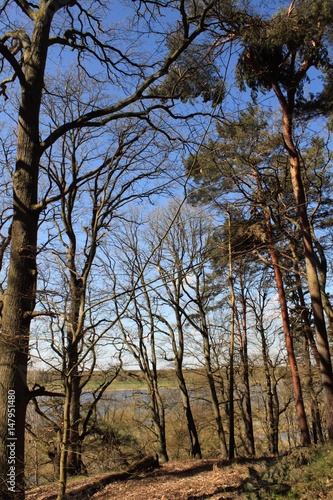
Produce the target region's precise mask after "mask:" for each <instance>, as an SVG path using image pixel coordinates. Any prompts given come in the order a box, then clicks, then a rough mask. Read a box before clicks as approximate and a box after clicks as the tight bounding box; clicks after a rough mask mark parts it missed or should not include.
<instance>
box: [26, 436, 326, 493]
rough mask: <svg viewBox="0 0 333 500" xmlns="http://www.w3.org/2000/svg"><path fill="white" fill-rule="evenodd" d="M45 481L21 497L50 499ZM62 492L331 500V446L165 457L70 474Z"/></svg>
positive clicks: (53, 490) (51, 489) (51, 490)
mask: <svg viewBox="0 0 333 500" xmlns="http://www.w3.org/2000/svg"><path fill="white" fill-rule="evenodd" d="M56 493H57V486H56V485H55V484H50V485H46V486H41V487H39V488H34V489H32V490H30V491H28V492H27V493H26V499H27V500H55V498H56ZM66 498H67V499H68V500H69V499H75V500H86V499H88V498H92V499H93V500H142V499H149V500H206V499H207V500H208V499H210V500H222V499H225V500H227V499H228V500H232V499H236V498H240V499H249V500H255V499H274V500H277V499H282V498H289V499H300V500H320V499H327V500H333V447H332V446H327V445H326V446H323V447H315V446H313V447H311V448H307V449H304V448H302V449H301V448H300V449H297V450H294V451H293V452H292V453H291V454H288V455H285V456H283V457H279V458H274V457H273V458H259V459H235V460H233V461H227V460H182V461H171V462H169V463H167V464H164V465H162V466H160V467H159V468H158V469H154V470H153V471H151V472H141V473H134V474H131V475H130V477H129V476H128V473H126V472H125V473H114V474H108V475H106V474H105V475H101V476H94V477H89V478H84V479H83V478H82V480H81V479H80V480H78V479H77V480H75V481H72V482H70V483H69V484H68V487H67V495H66Z"/></svg>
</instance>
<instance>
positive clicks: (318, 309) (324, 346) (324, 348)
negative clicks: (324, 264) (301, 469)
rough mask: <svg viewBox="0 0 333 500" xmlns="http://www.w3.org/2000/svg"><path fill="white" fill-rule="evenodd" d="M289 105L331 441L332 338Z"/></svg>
mask: <svg viewBox="0 0 333 500" xmlns="http://www.w3.org/2000/svg"><path fill="white" fill-rule="evenodd" d="M290 108H291V105H289V106H282V113H283V138H284V142H285V148H286V150H287V152H288V155H289V162H290V174H291V181H292V187H293V192H294V196H295V201H296V206H297V215H298V219H299V224H300V229H301V236H302V241H303V247H304V258H305V267H306V275H307V281H308V288H309V293H310V298H311V306H312V313H313V319H314V324H315V331H316V339H317V346H318V353H319V357H320V368H321V379H322V384H323V388H324V394H325V412H326V425H327V432H328V437H329V440H330V441H333V371H332V362H331V355H330V347H329V342H328V336H327V330H326V324H325V317H324V311H323V304H322V296H321V288H320V284H319V279H318V275H317V268H316V265H317V257H316V254H315V252H314V248H313V241H312V235H311V228H310V223H309V218H308V214H307V200H306V195H305V190H304V184H303V180H302V175H301V163H300V156H299V153H298V151H297V149H296V147H295V145H294V142H293V137H292V130H293V124H292V111H293V109H290Z"/></svg>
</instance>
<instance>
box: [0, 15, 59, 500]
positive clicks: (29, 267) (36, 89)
mask: <svg viewBox="0 0 333 500" xmlns="http://www.w3.org/2000/svg"><path fill="white" fill-rule="evenodd" d="M50 20H51V16H50V15H48V14H47V13H46V9H45V12H41V13H40V15H39V16H38V17H36V20H35V27H34V31H33V35H32V40H31V47H29V49H26V54H25V65H24V68H23V70H24V77H25V82H23V81H21V84H22V94H21V103H20V109H19V119H18V134H17V145H18V147H17V161H16V169H15V174H14V176H13V188H14V213H13V222H12V239H11V254H10V263H9V271H8V282H7V290H6V292H5V296H4V306H3V312H2V334H1V337H0V380H1V385H0V401H1V404H0V498H1V499H4V500H5V499H7V498H16V499H19V498H24V492H23V489H24V427H25V415H26V406H27V403H28V400H29V393H28V388H27V362H28V352H29V334H30V322H31V319H32V312H33V311H34V307H35V296H36V280H37V270H36V250H37V227H38V210H37V207H36V205H37V186H38V170H39V162H40V155H41V152H40V147H39V109H40V101H41V95H42V86H43V75H44V69H45V61H46V55H47V47H48V35H49V28H50ZM9 391H15V403H14V409H15V418H14V420H15V423H14V427H13V428H10V427H9V423H11V422H9V421H8V410H9V409H10V407H8V404H7V401H8V394H12V393H11V392H9ZM9 431H14V432H15V438H16V440H15V442H13V443H15V446H14V444H13V448H12V449H13V454H14V455H15V460H14V464H13V465H12V467H14V469H9V466H10V464H9V463H8V459H9V458H10V459H11V458H12V456H11V455H9V456H8V457H7V451H8V450H10V448H8V447H7V445H8V443H10V442H11V441H10V438H11V437H12V436H11V434H10V432H9ZM10 471H14V472H15V481H14V483H15V485H14V487H13V488H12V489H9V488H8V486H9V483H8V482H7V479H8V477H9V476H8V475H7V474H8V473H9V472H10ZM13 490H16V491H15V492H14V491H13Z"/></svg>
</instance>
